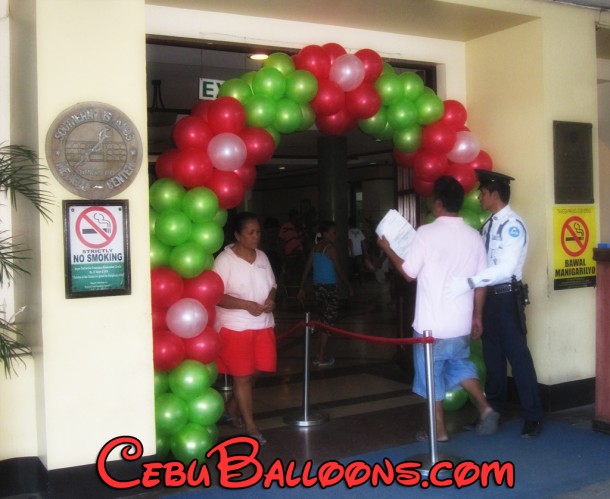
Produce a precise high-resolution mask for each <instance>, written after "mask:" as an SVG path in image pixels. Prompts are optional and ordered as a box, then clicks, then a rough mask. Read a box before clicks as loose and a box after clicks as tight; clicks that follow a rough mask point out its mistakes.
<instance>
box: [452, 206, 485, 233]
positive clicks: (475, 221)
mask: <svg viewBox="0 0 610 499" xmlns="http://www.w3.org/2000/svg"><path fill="white" fill-rule="evenodd" d="M458 215H459V216H460V217H462V218H463V219H464V222H466V223H467V224H468V225H470V226H471V227H472V228H473V229H477V230H479V228H480V227H481V225H480V223H479V215H478V214H477V213H475V212H474V211H470V210H465V209H464V208H462V209H461V210H460V211H459V212H458Z"/></svg>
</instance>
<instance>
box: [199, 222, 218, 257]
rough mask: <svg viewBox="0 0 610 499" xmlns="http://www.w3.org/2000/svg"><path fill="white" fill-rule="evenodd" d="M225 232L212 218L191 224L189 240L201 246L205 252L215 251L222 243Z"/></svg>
mask: <svg viewBox="0 0 610 499" xmlns="http://www.w3.org/2000/svg"><path fill="white" fill-rule="evenodd" d="M224 239H225V233H224V231H223V230H222V227H221V226H220V225H218V224H217V223H216V222H214V221H213V220H209V221H207V222H198V223H194V224H193V231H192V232H191V241H193V242H195V243H197V244H198V245H199V246H201V248H202V250H203V251H204V252H205V253H210V254H211V253H216V252H217V251H218V250H219V249H220V248H222V245H223V243H224Z"/></svg>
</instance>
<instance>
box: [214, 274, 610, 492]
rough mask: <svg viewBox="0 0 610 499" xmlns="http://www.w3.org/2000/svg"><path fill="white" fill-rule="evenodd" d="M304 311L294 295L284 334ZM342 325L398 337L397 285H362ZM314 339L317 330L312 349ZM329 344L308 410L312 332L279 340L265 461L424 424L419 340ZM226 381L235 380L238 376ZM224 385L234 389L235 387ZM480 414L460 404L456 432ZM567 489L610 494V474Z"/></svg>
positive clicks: (579, 419) (410, 434) (411, 433)
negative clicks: (415, 351) (417, 368)
mask: <svg viewBox="0 0 610 499" xmlns="http://www.w3.org/2000/svg"><path fill="white" fill-rule="evenodd" d="M302 319H304V309H303V307H302V306H300V305H299V304H298V303H297V302H296V301H295V300H293V299H292V298H289V299H287V300H286V301H285V303H284V304H283V306H282V307H281V308H280V309H279V310H278V312H277V314H276V321H277V326H276V331H277V334H278V335H280V336H281V335H282V333H283V332H285V331H289V330H290V329H291V328H293V326H294V325H295V324H296V323H298V322H299V321H301V320H302ZM312 319H315V315H312ZM337 327H338V328H340V329H343V330H346V331H352V332H358V333H363V334H366V335H369V336H371V337H372V338H387V337H396V336H397V334H398V331H397V310H396V307H395V306H394V305H393V303H392V300H391V297H390V290H389V285H388V284H387V283H379V282H377V281H375V280H374V279H370V280H367V281H365V283H364V285H362V286H358V285H356V287H355V295H354V297H353V298H352V300H351V302H349V303H347V302H346V305H345V307H344V310H343V314H342V317H341V320H340V322H339V323H338V324H337ZM314 342H315V335H314V338H313V339H312V345H311V348H312V349H313V348H314V344H315V343H314ZM328 349H329V354H330V355H333V356H334V357H335V358H336V363H335V365H333V366H332V367H328V368H313V367H312V368H311V369H310V382H309V391H308V400H309V404H308V406H307V414H305V408H304V406H303V401H304V392H303V371H304V362H303V353H304V334H303V332H298V333H294V334H293V335H291V336H289V337H287V338H284V339H283V340H281V341H280V342H279V343H278V371H277V373H275V374H273V375H265V376H263V377H261V378H259V380H258V381H257V385H256V387H255V392H254V398H255V418H256V420H257V423H258V425H259V428H260V429H261V431H262V432H263V433H264V435H265V437H266V438H267V440H268V443H267V445H265V446H264V447H263V448H262V449H261V453H260V454H259V459H260V460H261V462H262V463H263V464H269V463H271V462H272V461H274V460H275V459H277V458H281V459H283V460H291V459H294V460H295V461H296V462H297V463H303V462H304V461H306V460H308V459H311V460H312V461H314V462H315V463H321V462H323V461H325V460H328V459H341V458H344V457H348V456H353V455H357V454H362V453H365V452H370V451H375V450H380V449H384V448H390V447H395V446H398V445H404V444H408V443H411V442H413V441H414V440H415V433H416V431H417V430H418V429H420V428H426V424H427V423H426V421H427V420H426V417H427V416H426V404H425V401H423V400H422V399H421V398H419V397H417V396H415V395H413V394H412V393H411V390H410V382H411V379H412V371H411V362H410V358H411V347H409V346H407V347H400V346H395V345H388V344H379V343H373V342H368V341H360V340H354V339H351V338H345V337H340V336H333V337H331V339H330V341H329V346H328ZM218 385H219V387H222V386H224V385H225V379H224V378H221V379H220V380H219V383H218ZM226 386H227V387H228V388H230V379H227V380H226ZM224 393H225V394H226V395H228V394H229V393H230V389H227V390H226V391H225V392H224ZM305 416H307V417H305ZM321 416H328V419H327V420H326V421H325V422H323V423H321V424H319V425H312V426H308V427H303V426H302V424H303V421H313V420H317V419H318V417H321ZM475 416H476V410H475V409H474V407H473V406H472V405H471V404H470V403H469V402H467V403H466V405H465V406H464V407H463V408H462V409H460V410H459V411H453V412H447V413H446V421H447V426H448V430H449V433H450V434H451V433H456V432H460V431H463V429H462V426H463V425H464V424H465V423H467V422H470V421H472V420H473V418H474V417H475ZM592 416H593V407H592V406H586V407H580V408H576V409H573V410H569V411H563V412H561V413H555V414H551V415H548V417H550V418H553V419H558V420H562V421H564V422H568V423H570V424H574V425H578V426H582V427H586V428H591V418H592ZM504 417H505V418H506V419H512V418H516V417H518V415H517V413H516V412H513V413H512V414H511V413H509V414H508V415H504ZM295 420H296V421H297V422H298V423H295V422H294V421H295ZM220 431H221V437H227V436H231V435H237V434H239V430H237V429H234V428H232V427H229V426H221V427H220ZM606 486H607V487H606ZM600 491H603V493H602V492H600ZM596 494H597V495H596ZM600 494H602V495H600ZM561 497H562V499H578V498H584V497H610V482H609V483H607V484H601V485H596V486H595V487H588V488H587V489H583V490H582V491H578V492H576V493H573V494H567V495H563V496H561Z"/></svg>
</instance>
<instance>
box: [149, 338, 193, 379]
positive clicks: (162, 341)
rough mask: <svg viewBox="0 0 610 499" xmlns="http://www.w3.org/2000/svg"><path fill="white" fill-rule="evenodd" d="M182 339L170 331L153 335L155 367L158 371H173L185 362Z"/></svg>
mask: <svg viewBox="0 0 610 499" xmlns="http://www.w3.org/2000/svg"><path fill="white" fill-rule="evenodd" d="M184 354H185V349H184V343H183V342H182V338H180V337H179V336H176V335H175V334H174V333H172V332H171V331H168V330H161V331H156V332H154V333H153V365H154V367H155V370H157V371H171V370H172V369H174V368H175V367H178V365H180V363H181V362H182V361H183V360H184Z"/></svg>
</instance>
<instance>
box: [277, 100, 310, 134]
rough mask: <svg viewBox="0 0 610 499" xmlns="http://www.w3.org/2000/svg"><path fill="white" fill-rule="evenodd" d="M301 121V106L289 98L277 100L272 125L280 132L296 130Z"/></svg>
mask: <svg viewBox="0 0 610 499" xmlns="http://www.w3.org/2000/svg"><path fill="white" fill-rule="evenodd" d="M302 121H303V113H301V106H300V105H299V104H297V103H296V102H294V101H292V100H290V99H280V100H278V101H277V111H276V114H275V121H274V122H273V127H274V128H275V129H276V130H277V131H278V132H280V133H293V132H296V131H297V130H298V129H299V127H300V126H301V122H302Z"/></svg>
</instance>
